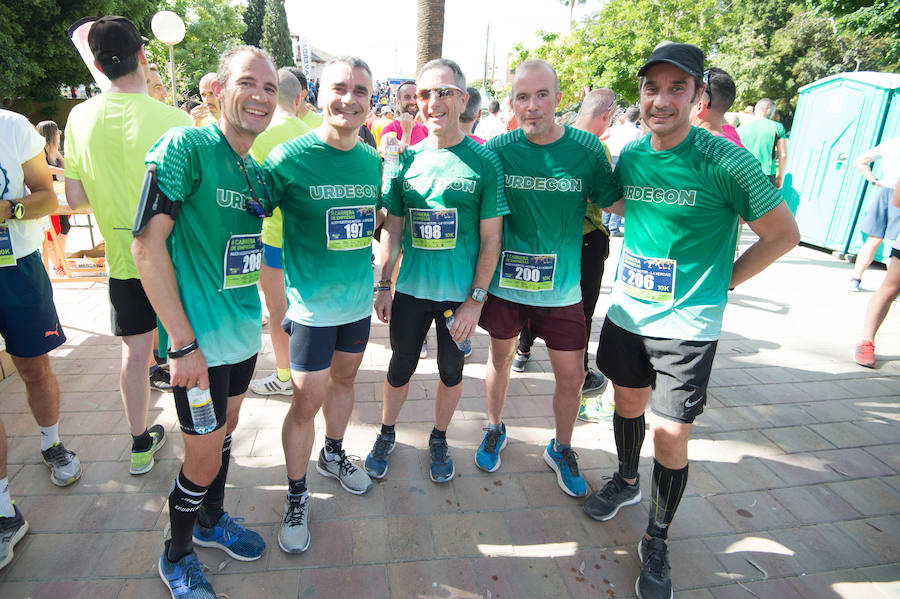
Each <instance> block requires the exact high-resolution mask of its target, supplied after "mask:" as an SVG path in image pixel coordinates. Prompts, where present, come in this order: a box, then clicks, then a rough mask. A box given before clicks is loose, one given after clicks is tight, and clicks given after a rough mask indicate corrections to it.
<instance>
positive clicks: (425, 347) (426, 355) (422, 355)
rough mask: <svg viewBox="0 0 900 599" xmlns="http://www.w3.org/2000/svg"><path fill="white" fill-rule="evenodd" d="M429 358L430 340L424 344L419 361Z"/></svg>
mask: <svg viewBox="0 0 900 599" xmlns="http://www.w3.org/2000/svg"><path fill="white" fill-rule="evenodd" d="M427 357H428V340H427V339H426V340H425V341H423V342H422V349H421V350H419V359H420V360H424V359H425V358H427Z"/></svg>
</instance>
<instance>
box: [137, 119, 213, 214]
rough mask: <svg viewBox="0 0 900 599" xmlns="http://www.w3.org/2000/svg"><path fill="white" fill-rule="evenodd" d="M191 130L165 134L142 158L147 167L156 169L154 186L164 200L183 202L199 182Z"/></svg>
mask: <svg viewBox="0 0 900 599" xmlns="http://www.w3.org/2000/svg"><path fill="white" fill-rule="evenodd" d="M190 131H191V129H190V128H183V127H178V128H176V129H170V130H169V131H167V132H166V133H165V134H163V136H162V137H161V138H159V140H157V142H156V143H155V144H153V147H151V148H150V150H148V151H147V155H146V157H145V158H144V162H145V164H147V166H149V165H151V164H155V165H156V182H157V185H159V188H160V189H161V190H162V192H163V193H164V194H166V197H168V198H169V199H170V200H172V201H173V202H183V201H185V200H186V199H187V197H188V196H189V195H190V194H191V191H193V190H194V188H195V187H196V185H197V184H198V183H199V181H200V165H199V164H198V163H197V158H196V152H192V151H191V150H192V147H193V144H192V143H191V139H190V133H189V132H190Z"/></svg>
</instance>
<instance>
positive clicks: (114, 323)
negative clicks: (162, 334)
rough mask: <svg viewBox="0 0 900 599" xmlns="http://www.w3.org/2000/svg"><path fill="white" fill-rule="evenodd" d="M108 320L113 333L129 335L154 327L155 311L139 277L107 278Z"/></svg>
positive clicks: (146, 331)
mask: <svg viewBox="0 0 900 599" xmlns="http://www.w3.org/2000/svg"><path fill="white" fill-rule="evenodd" d="M109 321H110V326H111V327H112V332H113V335H115V336H116V337H129V336H131V335H141V334H143V333H149V332H150V331H152V330H153V329H155V328H156V312H154V311H153V306H151V305H150V300H149V299H147V293H146V292H145V291H144V286H143V285H142V284H141V280H140V279H113V278H111V277H110V279H109Z"/></svg>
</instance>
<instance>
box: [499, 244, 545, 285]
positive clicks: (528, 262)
mask: <svg viewBox="0 0 900 599" xmlns="http://www.w3.org/2000/svg"><path fill="white" fill-rule="evenodd" d="M555 273H556V254H520V253H518V252H503V256H502V257H501V258H500V286H501V287H506V288H507V289H521V290H522V291H550V290H552V289H553V276H554V275H555Z"/></svg>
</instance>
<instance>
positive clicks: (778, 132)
mask: <svg viewBox="0 0 900 599" xmlns="http://www.w3.org/2000/svg"><path fill="white" fill-rule="evenodd" d="M786 138H787V132H786V131H785V130H784V125H782V124H781V123H779V122H777V121H775V139H786Z"/></svg>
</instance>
